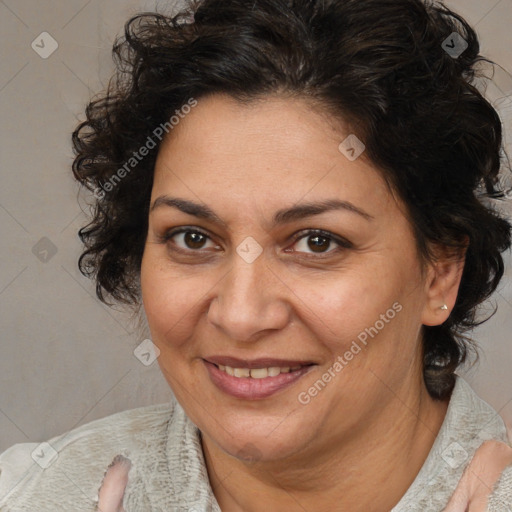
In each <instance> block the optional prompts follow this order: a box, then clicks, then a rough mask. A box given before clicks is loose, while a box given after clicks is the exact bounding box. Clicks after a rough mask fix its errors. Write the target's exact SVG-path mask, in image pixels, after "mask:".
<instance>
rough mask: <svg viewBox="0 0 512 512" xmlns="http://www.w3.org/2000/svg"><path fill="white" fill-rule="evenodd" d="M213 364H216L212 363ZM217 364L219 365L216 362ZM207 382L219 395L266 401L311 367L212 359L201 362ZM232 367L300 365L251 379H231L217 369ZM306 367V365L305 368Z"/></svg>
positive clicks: (287, 362) (289, 363)
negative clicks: (291, 369) (213, 386)
mask: <svg viewBox="0 0 512 512" xmlns="http://www.w3.org/2000/svg"><path fill="white" fill-rule="evenodd" d="M214 361H215V362H214ZM217 361H218V362H217ZM203 362H204V365H205V366H206V369H207V370H208V374H209V376H210V380H211V381H212V383H213V384H214V385H215V386H216V387H217V388H218V389H219V390H220V391H222V392H224V393H226V394H228V395H231V396H233V397H235V398H240V399H243V400H262V399H264V398H268V397H270V396H272V395H274V394H276V393H278V392H280V391H282V390H284V389H286V388H288V387H289V386H291V385H293V384H294V383H296V382H297V381H298V380H300V379H301V378H302V377H303V376H304V375H306V374H307V373H309V372H310V370H311V369H312V368H313V366H314V365H313V364H312V363H304V362H300V361H291V360H284V359H267V358H263V359H253V360H251V361H244V360H241V359H237V358H233V357H212V358H208V360H206V359H203ZM219 364H220V365H224V366H232V365H233V366H232V367H233V368H267V367H270V366H279V367H286V366H291V367H293V366H299V365H301V366H302V368H300V369H299V370H295V371H290V372H289V373H280V374H279V375H276V376H275V377H265V378H263V379H253V378H251V377H234V376H232V375H228V374H227V373H226V372H224V371H222V370H220V369H219V368H218V367H217V366H218V365H219ZM304 365H305V366H304Z"/></svg>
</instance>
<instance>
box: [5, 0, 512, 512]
mask: <svg viewBox="0 0 512 512" xmlns="http://www.w3.org/2000/svg"><path fill="white" fill-rule="evenodd" d="M478 52H479V46H478V42H477V38H476V35H475V33H474V31H473V30H472V29H471V27H469V26H468V25H467V23H466V22H465V21H464V20H463V19H462V18H460V17H459V16H457V15H456V14H454V13H452V12H451V11H449V10H447V9H445V8H444V7H442V6H439V5H431V4H424V3H422V2H421V1H419V0H393V1H383V0H357V1H355V0H331V1H319V0H318V1H312V0H296V1H285V0H250V1H249V0H206V1H204V2H200V3H198V4H197V5H192V6H190V7H189V8H188V9H186V10H184V11H183V12H182V13H181V14H179V15H177V16H175V17H173V18H171V17H165V16H163V15H156V14H154V15H152V14H148V15H141V16H137V17H135V18H133V19H132V20H130V22H129V23H128V24H127V27H126V32H125V38H124V40H121V41H119V42H118V43H117V44H116V45H115V55H116V57H117V62H118V68H119V73H118V76H117V81H116V82H113V83H112V84H111V86H110V90H109V92H108V93H107V94H106V95H105V96H104V97H103V98H100V99H99V100H97V101H94V102H92V103H91V104H90V105H89V107H88V109H87V120H86V121H85V122H84V123H82V124H81V125H80V126H79V127H78V129H77V130H76V131H75V133H74V135H73V142H74V148H75V150H76V155H77V156H76V159H75V162H74V167H73V170H74V174H75V177H76V178H77V179H78V180H79V181H80V183H82V184H83V185H85V186H86V187H88V188H89V189H90V190H92V191H93V192H94V195H95V198H96V202H95V210H94V217H93V219H92V221H91V223H90V224H89V225H88V226H86V227H85V228H83V229H82V230H81V232H80V234H81V239H82V241H83V242H84V244H85V251H84V253H83V255H82V257H81V259H80V266H81V269H82V271H83V272H84V273H85V274H86V275H89V276H91V277H93V278H94V279H95V280H96V283H97V293H98V296H99V298H100V299H101V300H103V301H105V302H108V301H109V300H112V299H114V300H115V301H118V302H124V303H128V304H132V305H134V306H135V307H137V306H138V305H143V308H144V313H145V316H146V318H147V321H148V325H149V327H150V330H151V336H152V341H153V343H154V345H155V352H156V354H157V355H158V362H159V365H160V368H161V370H162V372H163V374H164V376H165V377H166V379H167V381H168V383H169V385H170V386H171V388H172V390H173V392H174V394H175V396H176V399H177V402H178V403H177V404H162V405H157V406H151V407H146V408H140V409H135V410H132V411H126V412H123V413H118V414H116V415H113V416H110V417H108V418H105V419H102V420H98V421H95V422H93V423H90V424H88V425H85V426H83V427H80V428H78V429H76V430H74V431H71V432H68V433H65V434H63V435H61V436H58V437H56V438H54V439H52V440H50V441H49V442H48V443H47V444H45V445H44V446H42V447H41V448H40V450H41V451H40V452H36V453H35V455H32V457H31V456H30V453H32V451H33V450H34V448H35V446H34V445H16V446H15V447H13V448H11V450H8V451H7V452H5V453H4V454H3V456H2V458H0V467H1V468H2V475H1V477H0V483H1V482H2V479H3V480H4V483H3V487H2V490H5V492H4V494H3V495H4V498H3V501H2V502H0V506H1V507H3V508H1V510H59V509H61V510H64V509H66V510H70V509H72V510H84V511H85V510H88V511H91V510H95V509H96V510H101V511H103V512H109V511H111V510H126V511H127V512H134V511H137V512H138V511H146V510H148V511H149V510H151V511H154V510H162V511H163V510H166V511H167V510H173V511H185V510H187V511H189V512H190V511H219V510H222V511H223V512H233V511H245V512H247V511H249V512H253V511H254V512H257V511H263V510H264V511H268V510H271V511H274V510H276V511H277V510H308V511H324V510H350V511H356V510H357V511H359V510H360V511H365V512H382V511H389V510H392V511H393V512H405V511H408V512H409V511H411V510H418V511H440V510H443V509H445V508H446V509H447V510H451V511H454V510H466V509H467V510H471V511H477V510H499V511H503V510H506V509H507V508H506V507H510V506H511V505H512V502H511V501H510V499H509V493H510V491H511V483H510V482H511V471H510V463H511V462H512V456H511V455H510V454H511V451H512V449H511V448H510V447H509V446H508V441H507V437H506V430H505V426H504V423H503V421H502V420H501V418H500V417H499V415H498V414H497V412H496V411H494V410H492V409H491V408H490V406H488V405H487V404H486V403H485V402H483V401H481V400H480V399H479V398H478V397H477V396H476V395H475V394H474V392H473V391H472V390H471V388H470V387H469V386H468V385H467V384H466V383H465V382H464V380H463V379H462V378H460V377H458V376H456V375H455V370H456V369H457V367H458V366H459V365H460V364H461V363H462V362H463V361H464V359H465V357H466V354H467V351H468V349H469V348H471V346H470V341H469V339H468V338H467V337H466V336H465V332H466V331H467V330H469V329H471V328H472V327H473V326H475V325H477V323H478V321H479V318H478V317H477V315H476V313H477V307H478V305H479V304H480V303H482V302H483V301H484V300H485V299H486V298H487V297H488V296H489V295H490V294H491V293H492V292H493V291H494V290H495V288H496V286H497V285H498V283H499V281H500V279H501V277H502V274H503V259H502V256H501V253H502V252H503V251H505V250H507V249H508V248H509V247H510V243H511V239H510V236H511V225H510V224H509V223H508V222H507V221H506V220H505V219H504V218H502V217H501V216H500V215H499V214H498V213H496V211H494V209H493V208H492V206H491V204H490V199H489V197H493V198H499V197H500V194H501V191H500V190H499V182H498V176H499V169H500V149H501V144H502V134H501V124H500V119H499V117H498V115H497V114H496V112H495V111H494V110H493V108H492V107H491V106H490V105H489V103H488V102H486V101H485V100H484V99H483V97H482V96H481V95H480V93H479V92H478V91H477V90H476V88H475V87H473V86H472V85H471V83H472V79H473V75H474V72H473V69H474V66H475V64H476V63H477V62H478V61H479V60H480V59H481V58H480V56H479V54H478ZM501 196H502V194H501ZM482 199H485V200H482ZM147 354H149V353H147ZM38 456H39V457H40V458H41V460H45V463H44V464H43V465H42V466H45V467H44V468H43V467H42V466H41V465H38V464H34V462H33V461H32V460H31V458H34V460H35V458H37V457H38ZM110 462H112V464H111V465H110V468H109V470H108V472H107V475H106V478H105V479H104V481H103V485H102V487H101V489H100V491H99V493H98V487H99V486H100V485H101V483H102V480H103V477H104V475H105V469H106V468H107V466H108V465H109V463H110ZM500 475H501V476H500ZM98 500H99V501H98Z"/></svg>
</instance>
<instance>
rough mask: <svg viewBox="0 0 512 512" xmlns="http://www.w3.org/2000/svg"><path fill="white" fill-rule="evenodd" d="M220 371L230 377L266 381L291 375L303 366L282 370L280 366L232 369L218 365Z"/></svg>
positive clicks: (286, 367) (287, 367)
mask: <svg viewBox="0 0 512 512" xmlns="http://www.w3.org/2000/svg"><path fill="white" fill-rule="evenodd" d="M218 368H219V370H222V371H223V372H226V373H227V374H228V375H231V376H234V377H239V378H242V377H245V378H247V377H251V378H252V379H264V378H265V377H277V376H278V375H279V374H280V373H289V372H290V371H292V372H293V371H296V370H300V369H301V368H302V366H294V367H293V368H290V367H289V366H285V367H283V368H280V367H278V366H271V367H270V368H251V369H250V368H232V367H231V366H224V365H222V364H219V365H218Z"/></svg>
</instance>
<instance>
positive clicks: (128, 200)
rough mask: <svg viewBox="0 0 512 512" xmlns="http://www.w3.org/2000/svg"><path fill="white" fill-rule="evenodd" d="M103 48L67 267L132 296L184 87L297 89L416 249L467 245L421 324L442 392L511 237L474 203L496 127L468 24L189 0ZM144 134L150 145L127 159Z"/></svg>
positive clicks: (493, 184)
mask: <svg viewBox="0 0 512 512" xmlns="http://www.w3.org/2000/svg"><path fill="white" fill-rule="evenodd" d="M453 32H457V33H458V34H459V35H461V36H462V37H463V38H464V40H465V41H466V42H467V48H466V49H465V50H464V51H463V52H462V54H461V55H460V56H459V57H458V58H452V57H451V56H450V55H448V54H447V53H446V52H445V50H444V49H443V47H442V43H443V41H444V40H445V39H446V38H447V37H448V36H450V35H451V34H452V33H453ZM113 54H114V60H115V62H116V65H117V73H116V75H115V77H114V79H113V80H112V81H111V83H110V84H109V87H108V90H107V91H106V92H105V93H104V94H103V95H102V96H101V97H100V98H99V99H95V100H94V101H91V102H90V104H89V105H88V107H87V109H86V120H85V121H84V122H83V123H81V124H80V125H79V126H78V127H77V129H76V130H75V132H74V133H73V138H72V140H73V146H74V150H75V154H76V158H75V160H74V163H73V173H74V175H75V177H76V179H77V180H79V181H80V183H82V184H83V185H84V186H85V187H87V188H89V189H90V190H94V191H96V192H98V191H100V192H101V193H99V194H98V193H97V194H96V196H97V198H96V201H95V204H94V212H93V218H92V221H91V222H90V223H89V224H88V225H87V226H85V227H84V228H82V229H81V230H80V232H79V235H80V238H81V240H82V241H83V243H84V245H85V249H84V252H83V254H82V256H81V257H80V260H79V267H80V270H81V271H82V272H83V273H84V274H85V275H87V276H89V277H93V278H94V279H95V281H96V290H97V295H98V297H99V298H100V299H101V300H102V301H104V302H106V296H107V295H108V296H110V297H112V298H113V299H114V300H116V301H119V302H124V303H129V304H137V303H138V302H139V301H140V287H139V273H140V265H141V260H142V254H143V250H144V243H145V237H146V233H147V216H148V206H149V199H150V194H151V187H152V180H153V168H154V164H155V159H156V154H157V151H158V147H159V142H160V140H156V139H157V137H155V134H154V130H155V128H156V127H158V126H160V125H162V123H165V122H167V121H168V120H169V117H170V116H171V115H173V113H174V112H175V111H176V110H179V109H180V108H181V107H182V105H184V104H185V103H187V102H188V101H189V100H190V98H195V99H199V98H201V97H205V96H206V95H211V94H215V93H224V94H228V95H231V96H232V97H234V98H236V99H237V100H239V101H241V102H249V101H252V100H254V99H257V98H263V97H265V96H267V95H272V94H285V95H290V96H294V97H300V98H305V99H309V100H311V101H314V102H317V103H318V104H320V105H322V106H324V107H325V109H326V112H328V113H329V114H330V115H332V116H333V117H335V118H336V117H338V118H340V119H344V120H346V121H348V122H349V123H350V125H351V127H353V129H354V132H355V133H357V136H358V137H359V138H360V139H361V140H363V141H364V143H365V145H366V155H367V157H368V158H369V159H370V160H371V161H372V162H373V163H374V164H375V165H376V166H377V168H378V169H380V170H381V172H382V175H383V177H384V178H385V179H386V181H387V182H388V183H389V184H390V185H391V186H392V189H393V190H395V191H396V192H397V193H398V195H399V197H400V198H401V199H402V200H403V202H404V203H405V205H406V207H407V208H408V213H409V217H410V221H411V224H412V226H413V228H414V231H415V236H416V241H417V246H418V249H419V251H418V253H419V254H420V256H421V258H422V260H423V261H431V260H433V259H435V257H436V251H435V249H436V248H439V247H444V248H449V249H451V250H453V251H454V254H460V251H462V250H464V249H466V253H465V266H464V271H463V276H462V281H461V284H460V288H459V293H458V298H457V301H456V304H455V307H454V309H453V311H452V312H451V314H450V316H449V318H448V320H446V321H445V322H444V323H443V324H442V325H438V326H423V347H424V379H425V383H426V386H427V389H428V390H429V393H430V394H431V395H432V396H433V397H435V398H438V399H443V398H446V397H448V396H449V394H450V393H451V390H452V389H453V386H454V382H455V377H454V371H455V370H456V368H457V367H458V365H459V364H461V363H462V362H463V361H464V360H465V358H466V354H467V350H468V348H469V347H471V343H472V342H471V340H470V339H469V338H468V336H467V335H466V334H465V333H466V332H467V331H468V330H470V329H472V328H474V327H475V326H476V325H479V324H480V323H482V322H481V321H478V320H477V306H478V305H479V304H481V303H482V302H483V301H484V300H485V299H487V298H488V297H489V296H490V295H491V294H492V292H493V291H494V290H495V289H496V287H497V285H498V282H499V281H500V279H501V277H502V275H503V271H504V265H503V259H502V255H501V253H502V252H504V251H505V250H506V249H508V248H509V247H510V244H511V225H510V224H509V223H508V222H507V221H506V220H505V219H504V218H503V217H502V216H500V215H499V214H498V213H497V212H496V211H495V210H494V209H493V208H492V207H491V206H489V205H486V204H485V201H482V198H489V197H491V198H501V197H503V193H502V191H501V190H500V189H499V180H498V175H499V170H500V152H501V151H502V133H501V122H500V119H499V116H498V114H497V113H496V111H495V110H494V109H493V108H492V106H491V105H490V104H489V103H488V101H486V99H484V97H483V96H482V95H481V93H480V92H479V91H478V90H477V89H476V87H475V85H474V78H475V69H476V64H477V62H478V61H481V60H485V61H487V59H484V58H483V57H481V56H480V55H479V43H478V39H477V36H476V34H475V32H474V30H473V29H472V28H471V27H470V26H469V25H468V24H467V22H466V21H465V20H464V19H463V18H461V17H460V16H459V15H457V14H456V13H454V12H452V11H451V10H449V9H447V8H446V7H444V6H443V5H438V4H436V3H435V2H429V1H426V2H423V1H421V0H204V1H198V2H194V1H191V2H190V3H189V4H188V5H187V7H186V8H184V9H183V10H182V11H181V12H179V13H178V14H176V15H173V16H170V15H169V16H166V15H164V14H159V13H143V14H139V15H137V16H135V17H133V18H132V19H130V20H129V21H128V22H127V23H126V25H125V32H124V36H123V37H121V38H119V39H117V40H116V42H115V44H114V48H113ZM488 62H489V61H488ZM212 129H214V127H212ZM148 138H152V139H153V141H154V142H156V148H155V149H152V150H151V152H150V154H149V155H148V156H146V157H145V158H144V159H141V160H140V161H138V160H137V162H136V163H135V161H133V160H130V159H132V158H134V153H135V152H137V151H138V150H139V148H140V147H142V146H143V145H144V144H145V143H146V141H147V140H149V139H148ZM127 162H131V164H133V165H130V167H129V172H126V173H125V174H126V176H124V177H123V179H122V180H120V182H119V183H117V182H116V183H115V184H114V183H113V182H112V180H113V177H114V175H115V174H116V173H118V169H120V168H122V166H123V165H124V166H125V170H126V169H127V168H126V163H127ZM118 176H119V174H118ZM108 182H110V184H111V186H110V187H109V186H108ZM107 189H110V190H108V191H107Z"/></svg>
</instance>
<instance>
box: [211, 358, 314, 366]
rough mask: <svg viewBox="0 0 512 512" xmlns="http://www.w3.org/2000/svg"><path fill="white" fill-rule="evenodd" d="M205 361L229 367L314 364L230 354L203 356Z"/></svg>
mask: <svg viewBox="0 0 512 512" xmlns="http://www.w3.org/2000/svg"><path fill="white" fill-rule="evenodd" d="M204 360H205V361H208V362H209V363H213V364H215V365H217V366H219V365H222V366H230V367H231V368H270V367H279V368H285V367H291V368H293V367H295V366H309V365H312V364H314V363H313V362H311V361H300V360H292V359H273V358H271V357H260V358H258V359H239V358H237V357H231V356H212V357H205V358H204Z"/></svg>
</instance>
